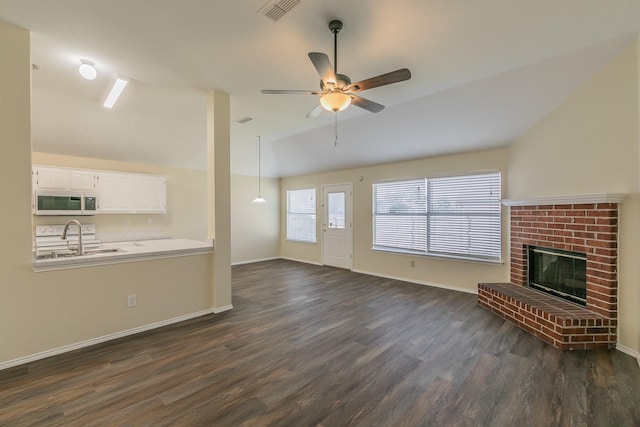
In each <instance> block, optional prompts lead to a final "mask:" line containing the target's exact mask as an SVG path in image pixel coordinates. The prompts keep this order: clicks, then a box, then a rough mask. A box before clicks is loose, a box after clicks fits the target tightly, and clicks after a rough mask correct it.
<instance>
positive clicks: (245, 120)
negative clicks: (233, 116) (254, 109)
mask: <svg viewBox="0 0 640 427" xmlns="http://www.w3.org/2000/svg"><path fill="white" fill-rule="evenodd" d="M251 120H253V119H252V118H251V117H247V116H244V117H240V118H239V119H238V120H236V123H240V124H241V125H243V124H245V123H247V122H250V121H251Z"/></svg>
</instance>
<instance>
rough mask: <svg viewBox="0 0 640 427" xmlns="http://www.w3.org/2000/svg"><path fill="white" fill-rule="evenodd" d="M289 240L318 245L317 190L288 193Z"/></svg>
mask: <svg viewBox="0 0 640 427" xmlns="http://www.w3.org/2000/svg"><path fill="white" fill-rule="evenodd" d="M287 240H295V241H298V242H310V243H316V189H315V188H308V189H303V190H289V191H287Z"/></svg>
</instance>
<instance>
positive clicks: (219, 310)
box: [213, 304, 233, 314]
mask: <svg viewBox="0 0 640 427" xmlns="http://www.w3.org/2000/svg"><path fill="white" fill-rule="evenodd" d="M229 310H233V305H231V304H229V305H224V306H222V307H217V308H214V309H213V313H214V314H218V313H224V312H225V311H229Z"/></svg>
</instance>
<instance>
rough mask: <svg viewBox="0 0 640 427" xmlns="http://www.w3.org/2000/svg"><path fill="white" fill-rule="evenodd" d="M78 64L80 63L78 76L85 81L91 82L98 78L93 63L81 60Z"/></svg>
mask: <svg viewBox="0 0 640 427" xmlns="http://www.w3.org/2000/svg"><path fill="white" fill-rule="evenodd" d="M80 62H82V64H81V65H80V68H78V71H79V72H80V75H81V76H82V77H84V78H85V79H87V80H93V79H95V78H96V77H97V76H98V72H97V71H96V69H95V68H94V67H93V66H94V63H93V62H91V61H89V60H88V59H81V60H80Z"/></svg>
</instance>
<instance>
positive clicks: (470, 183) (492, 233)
mask: <svg viewBox="0 0 640 427" xmlns="http://www.w3.org/2000/svg"><path fill="white" fill-rule="evenodd" d="M500 181H501V179H500V173H499V172H496V173H486V174H477V175H463V176H451V177H439V178H424V179H414V180H408V181H395V182H383V183H376V184H373V246H374V248H376V249H380V250H390V251H406V252H410V253H419V254H430V255H442V256H453V257H462V258H470V259H484V260H491V261H499V260H500V259H501V206H500V200H501V194H500V188H501V182H500Z"/></svg>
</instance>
